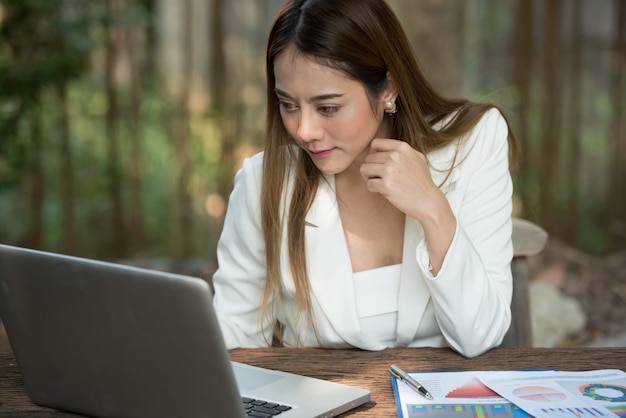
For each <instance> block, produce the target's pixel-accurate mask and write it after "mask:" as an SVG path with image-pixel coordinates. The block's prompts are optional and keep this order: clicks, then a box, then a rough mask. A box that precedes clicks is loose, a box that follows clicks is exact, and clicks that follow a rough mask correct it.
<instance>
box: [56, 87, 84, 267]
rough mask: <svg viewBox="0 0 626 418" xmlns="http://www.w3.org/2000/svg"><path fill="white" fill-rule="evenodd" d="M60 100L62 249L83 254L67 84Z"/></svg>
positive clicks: (62, 90) (59, 90)
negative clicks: (78, 229) (77, 225)
mask: <svg viewBox="0 0 626 418" xmlns="http://www.w3.org/2000/svg"><path fill="white" fill-rule="evenodd" d="M57 92H58V100H59V107H58V111H59V135H60V138H59V161H60V162H61V167H60V170H61V172H60V176H59V178H60V180H61V206H62V209H61V210H62V215H61V225H62V229H63V232H64V235H63V243H62V251H63V252H65V253H66V254H75V255H81V254H80V253H79V252H78V239H77V235H76V213H75V206H76V194H75V190H74V162H73V161H74V160H73V157H72V147H71V144H70V121H69V115H68V111H67V85H66V84H65V83H62V84H61V85H59V87H58V89H57Z"/></svg>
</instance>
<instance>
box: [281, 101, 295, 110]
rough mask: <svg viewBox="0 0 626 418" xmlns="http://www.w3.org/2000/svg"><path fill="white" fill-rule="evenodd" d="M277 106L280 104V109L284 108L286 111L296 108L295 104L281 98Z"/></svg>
mask: <svg viewBox="0 0 626 418" xmlns="http://www.w3.org/2000/svg"><path fill="white" fill-rule="evenodd" d="M278 106H280V107H281V108H282V109H284V110H286V111H287V112H291V111H294V110H296V109H297V108H298V106H297V105H295V104H293V103H290V102H285V101H283V100H279V101H278Z"/></svg>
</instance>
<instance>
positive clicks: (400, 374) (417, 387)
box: [389, 364, 433, 401]
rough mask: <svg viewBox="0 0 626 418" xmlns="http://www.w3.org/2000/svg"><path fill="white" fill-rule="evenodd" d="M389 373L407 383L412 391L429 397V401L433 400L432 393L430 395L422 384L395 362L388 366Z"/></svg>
mask: <svg viewBox="0 0 626 418" xmlns="http://www.w3.org/2000/svg"><path fill="white" fill-rule="evenodd" d="M389 373H391V374H392V375H393V376H394V377H395V378H396V379H400V380H402V381H403V382H404V383H406V384H407V385H409V387H410V388H411V389H413V390H414V391H416V392H417V393H419V394H420V395H422V396H423V397H425V398H426V399H430V400H431V401H432V400H433V395H431V394H430V392H429V391H428V390H427V389H426V388H425V387H424V386H422V385H421V383H420V382H418V381H417V380H415V379H413V378H412V377H411V376H409V375H408V374H407V373H406V372H404V371H403V370H402V369H401V368H399V367H398V366H396V365H395V364H392V365H391V366H390V367H389Z"/></svg>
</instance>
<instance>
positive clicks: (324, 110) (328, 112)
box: [318, 106, 339, 115]
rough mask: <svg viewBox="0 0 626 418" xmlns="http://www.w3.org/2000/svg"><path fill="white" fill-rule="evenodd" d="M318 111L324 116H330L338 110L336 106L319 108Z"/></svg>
mask: <svg viewBox="0 0 626 418" xmlns="http://www.w3.org/2000/svg"><path fill="white" fill-rule="evenodd" d="M318 109H319V111H320V112H321V113H323V114H325V115H332V114H333V113H336V112H337V111H338V110H339V108H338V107H337V106H320V107H319V108H318Z"/></svg>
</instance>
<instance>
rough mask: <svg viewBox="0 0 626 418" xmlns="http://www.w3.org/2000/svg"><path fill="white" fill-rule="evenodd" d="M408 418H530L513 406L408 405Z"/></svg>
mask: <svg viewBox="0 0 626 418" xmlns="http://www.w3.org/2000/svg"><path fill="white" fill-rule="evenodd" d="M407 406H408V408H409V409H408V412H409V413H408V418H425V417H426V416H428V417H433V416H436V417H437V418H530V415H528V414H527V413H526V412H524V411H523V410H522V409H520V408H518V407H517V406H515V405H513V404H508V403H507V404H496V405H474V404H460V405H407Z"/></svg>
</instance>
